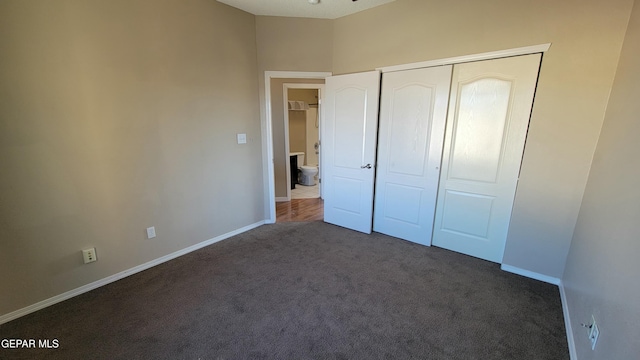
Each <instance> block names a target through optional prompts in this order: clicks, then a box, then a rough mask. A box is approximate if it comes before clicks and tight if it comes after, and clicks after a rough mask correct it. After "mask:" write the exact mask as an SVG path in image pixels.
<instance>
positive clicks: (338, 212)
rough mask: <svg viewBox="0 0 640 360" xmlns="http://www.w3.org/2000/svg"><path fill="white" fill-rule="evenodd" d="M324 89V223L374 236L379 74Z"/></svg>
mask: <svg viewBox="0 0 640 360" xmlns="http://www.w3.org/2000/svg"><path fill="white" fill-rule="evenodd" d="M325 89H326V98H325V102H324V108H323V113H324V126H323V129H322V131H323V135H322V141H323V143H322V146H323V151H324V153H323V158H322V161H323V162H322V164H323V176H322V185H323V186H324V221H326V222H328V223H332V224H335V225H339V226H344V227H346V228H349V229H353V230H357V231H361V232H364V233H367V234H369V233H371V222H372V218H373V181H374V173H375V170H374V168H375V157H376V135H377V128H378V126H377V125H378V98H379V94H380V73H379V72H377V71H371V72H366V73H358V74H349V75H340V76H333V77H328V78H327V79H326V83H325Z"/></svg>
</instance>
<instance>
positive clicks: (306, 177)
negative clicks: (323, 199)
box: [300, 165, 318, 186]
mask: <svg viewBox="0 0 640 360" xmlns="http://www.w3.org/2000/svg"><path fill="white" fill-rule="evenodd" d="M300 171H302V174H300V184H301V185H306V186H313V185H315V184H316V175H318V166H307V165H303V166H300Z"/></svg>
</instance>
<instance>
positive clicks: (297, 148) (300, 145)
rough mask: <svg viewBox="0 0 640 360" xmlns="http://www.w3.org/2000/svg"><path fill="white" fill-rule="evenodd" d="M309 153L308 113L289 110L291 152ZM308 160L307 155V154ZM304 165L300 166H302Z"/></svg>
mask: <svg viewBox="0 0 640 360" xmlns="http://www.w3.org/2000/svg"><path fill="white" fill-rule="evenodd" d="M306 151H307V112H306V111H304V110H289V152H306ZM305 160H306V154H305ZM302 165H304V164H298V166H302Z"/></svg>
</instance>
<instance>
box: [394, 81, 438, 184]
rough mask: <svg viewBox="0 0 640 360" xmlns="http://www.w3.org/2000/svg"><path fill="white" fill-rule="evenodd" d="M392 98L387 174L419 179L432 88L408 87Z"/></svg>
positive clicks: (431, 103)
mask: <svg viewBox="0 0 640 360" xmlns="http://www.w3.org/2000/svg"><path fill="white" fill-rule="evenodd" d="M390 96H391V109H392V110H391V111H392V113H391V116H390V118H389V121H390V134H389V151H390V153H389V159H388V161H389V172H393V173H396V174H405V175H414V176H422V175H423V174H424V170H425V168H424V167H425V165H426V162H425V160H426V155H427V153H428V152H427V146H428V145H429V125H430V123H429V121H428V120H425V119H429V118H430V117H431V111H432V108H433V101H434V99H433V97H434V96H435V86H425V85H422V84H411V85H407V86H404V87H401V88H399V89H394V90H393V93H392V94H391V95H390Z"/></svg>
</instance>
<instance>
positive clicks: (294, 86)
mask: <svg viewBox="0 0 640 360" xmlns="http://www.w3.org/2000/svg"><path fill="white" fill-rule="evenodd" d="M282 88H283V89H282V91H283V92H284V93H283V99H284V104H283V105H284V116H283V121H284V124H283V125H284V149H285V153H287V154H288V153H290V152H291V151H290V148H289V111H288V103H289V89H311V90H317V92H318V114H317V116H318V125H319V128H318V139H320V136H321V135H322V114H321V112H320V111H321V110H320V107H321V105H320V104H321V103H322V96H323V93H324V84H301V83H284V84H283V85H282ZM320 142H321V141H320ZM320 149H322V147H320ZM318 152H320V150H318ZM305 158H306V155H305ZM321 161H322V156H320V154H318V169H320V170H319V172H318V179H321V178H322V175H321V174H322V173H321V171H322V164H321ZM284 164H285V168H286V172H287V200H286V201H291V163H290V162H288V161H285V162H284ZM318 191H319V195H320V198H322V185H321V183H320V182H318ZM274 192H275V184H274ZM276 200H277V199H276Z"/></svg>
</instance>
